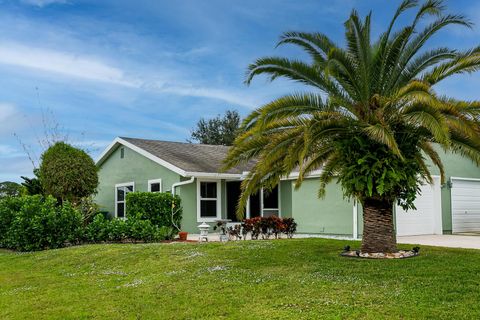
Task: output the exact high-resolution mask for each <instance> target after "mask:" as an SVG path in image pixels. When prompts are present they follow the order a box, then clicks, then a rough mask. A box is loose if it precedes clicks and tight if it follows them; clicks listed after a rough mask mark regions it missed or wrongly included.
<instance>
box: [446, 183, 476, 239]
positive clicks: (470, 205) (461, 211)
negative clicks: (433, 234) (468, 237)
mask: <svg viewBox="0 0 480 320" xmlns="http://www.w3.org/2000/svg"><path fill="white" fill-rule="evenodd" d="M451 181H452V232H454V233H462V232H480V180H479V179H468V178H454V177H452V178H451Z"/></svg>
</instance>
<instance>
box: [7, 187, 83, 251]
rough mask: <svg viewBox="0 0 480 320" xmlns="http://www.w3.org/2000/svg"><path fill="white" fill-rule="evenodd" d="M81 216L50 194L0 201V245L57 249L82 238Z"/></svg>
mask: <svg viewBox="0 0 480 320" xmlns="http://www.w3.org/2000/svg"><path fill="white" fill-rule="evenodd" d="M82 223H83V219H82V215H81V214H80V213H79V212H78V211H77V210H76V209H75V208H73V207H72V205H70V203H68V202H65V203H64V204H63V205H62V206H58V205H57V200H56V199H55V198H53V197H52V196H48V197H46V198H44V197H42V196H40V195H36V196H24V197H17V198H8V199H4V200H2V201H1V202H0V225H1V227H0V228H1V233H0V246H1V247H3V248H9V249H15V250H20V251H34V250H43V249H53V248H61V247H63V246H65V245H66V244H74V243H79V242H80V241H81V239H82V237H83V230H82Z"/></svg>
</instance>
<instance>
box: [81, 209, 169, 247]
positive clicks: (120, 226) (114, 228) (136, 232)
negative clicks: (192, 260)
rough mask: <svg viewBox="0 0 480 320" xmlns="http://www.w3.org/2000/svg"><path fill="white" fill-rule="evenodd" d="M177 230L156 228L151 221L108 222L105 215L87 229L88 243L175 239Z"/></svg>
mask: <svg viewBox="0 0 480 320" xmlns="http://www.w3.org/2000/svg"><path fill="white" fill-rule="evenodd" d="M175 235H176V229H174V228H172V227H167V226H162V227H159V226H156V225H154V224H153V223H152V222H151V221H149V220H141V219H135V218H131V219H128V220H123V219H112V220H108V219H106V218H105V216H104V215H103V214H97V215H96V216H95V217H94V218H93V221H92V222H91V223H90V224H88V225H87V226H86V227H85V237H84V239H85V241H87V242H96V243H98V242H125V241H131V242H137V241H142V242H153V241H161V240H170V239H173V238H174V237H175Z"/></svg>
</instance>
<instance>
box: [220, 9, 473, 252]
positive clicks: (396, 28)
mask: <svg viewBox="0 0 480 320" xmlns="http://www.w3.org/2000/svg"><path fill="white" fill-rule="evenodd" d="M411 11H414V12H413V15H411V16H406V14H407V13H408V12H411ZM399 17H402V18H404V19H403V21H405V20H407V21H408V19H409V17H410V18H411V22H408V23H406V24H403V25H399V19H398V18H399ZM371 19H372V13H369V14H368V15H367V16H366V17H364V18H361V17H360V16H359V14H358V12H357V11H355V10H353V11H352V13H351V14H350V17H349V19H348V20H347V21H346V22H345V23H344V26H345V41H344V42H343V43H337V42H336V41H333V40H332V39H330V38H329V37H328V36H327V35H325V34H323V33H319V32H315V33H307V32H286V33H284V34H283V35H282V37H281V38H280V41H279V43H278V45H279V46H283V45H294V46H296V47H297V48H300V49H302V50H303V51H304V53H306V54H307V55H308V56H309V59H308V60H307V61H303V60H300V59H298V58H291V59H289V58H284V57H276V56H273V57H265V58H260V59H258V60H257V61H255V62H254V63H253V64H251V65H250V66H249V67H248V71H247V78H246V83H247V84H250V82H251V81H252V79H253V78H256V77H257V76H259V75H266V76H267V77H269V79H271V80H274V79H277V78H280V77H282V78H286V79H288V80H292V81H294V82H298V83H300V84H303V85H305V86H306V90H305V92H300V93H292V94H286V95H285V96H283V97H280V98H278V99H275V100H273V101H272V102H270V103H267V104H266V105H263V106H260V107H258V108H257V109H256V110H255V111H253V112H252V113H251V114H250V115H249V116H247V117H246V119H245V120H244V121H243V123H242V125H241V127H240V134H239V136H238V137H237V138H236V140H235V142H234V144H233V147H232V148H231V149H230V151H229V154H228V157H227V158H226V160H225V163H226V165H225V167H226V168H232V167H235V166H238V165H240V164H244V163H247V162H248V161H250V160H256V162H255V163H256V164H255V165H254V166H253V168H252V169H251V170H250V171H249V174H248V176H247V178H246V179H245V180H244V181H243V183H242V194H241V197H240V201H239V206H238V211H237V214H238V216H239V217H242V215H243V212H244V208H245V205H246V202H247V199H248V196H249V195H250V194H253V193H255V192H256V191H257V190H259V189H260V188H262V187H263V188H265V189H266V190H269V189H272V188H273V187H274V186H275V185H276V184H278V183H279V181H280V179H281V178H282V177H285V176H288V175H289V174H290V173H291V172H292V171H293V170H296V169H297V168H298V170H299V175H298V179H297V180H296V185H295V187H296V188H299V187H300V186H301V185H302V182H303V180H304V179H305V177H307V176H308V175H309V174H310V173H311V172H312V171H314V170H319V169H321V174H320V179H319V191H318V194H319V196H320V197H322V196H323V195H324V194H325V188H326V185H327V184H328V183H330V182H332V181H337V182H338V183H339V184H340V186H341V188H342V190H343V193H344V196H345V197H346V198H353V199H356V200H357V201H359V202H360V203H361V204H362V208H363V224H364V225H363V236H362V247H361V251H363V252H384V253H386V252H395V251H397V246H396V235H395V228H394V223H393V206H394V204H395V203H398V204H399V205H400V206H402V207H403V208H404V209H410V208H414V200H415V198H416V196H417V194H418V192H419V186H420V184H422V183H425V182H429V183H431V182H432V176H431V173H430V167H429V165H428V162H427V159H428V160H430V161H431V162H432V163H433V165H435V166H436V167H438V169H439V171H440V175H441V181H442V183H444V182H445V172H444V167H443V164H442V161H441V158H440V155H439V153H438V151H439V150H443V151H445V152H452V153H457V154H460V155H462V156H464V157H467V158H469V159H471V160H472V161H474V162H475V163H476V164H480V126H479V115H480V102H478V101H462V100H458V99H454V98H452V97H448V96H445V95H444V94H443V93H442V92H438V91H437V89H438V88H437V86H438V84H440V83H442V81H444V80H445V79H448V78H450V77H451V76H455V75H460V74H465V73H472V72H475V71H477V70H478V69H479V68H480V47H478V46H476V47H473V48H471V49H467V50H457V49H455V48H447V47H438V48H431V47H427V46H426V45H427V44H428V42H429V40H430V39H431V38H432V37H433V36H434V35H436V34H437V33H438V32H439V31H441V30H443V29H444V28H446V27H448V26H453V25H456V26H460V27H467V28H470V27H471V26H472V23H471V22H470V21H469V20H468V19H466V18H465V17H464V16H462V15H457V14H449V13H446V12H445V6H444V4H443V1H441V0H427V1H422V2H420V1H416V0H404V1H403V2H402V3H401V4H400V6H399V7H398V9H397V10H396V11H395V13H394V14H393V18H392V19H391V21H390V23H389V24H388V25H387V27H386V29H385V30H384V31H383V32H381V33H380V34H379V35H378V36H377V37H376V38H373V37H372V34H371ZM319 214H321V213H319Z"/></svg>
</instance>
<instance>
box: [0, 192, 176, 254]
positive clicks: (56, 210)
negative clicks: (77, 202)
mask: <svg viewBox="0 0 480 320" xmlns="http://www.w3.org/2000/svg"><path fill="white" fill-rule="evenodd" d="M151 195H154V196H143V195H139V196H138V197H137V196H134V197H132V196H130V195H129V197H127V202H128V201H130V202H129V203H130V204H131V205H132V208H130V210H128V212H127V216H128V220H121V219H107V218H105V215H103V214H97V215H96V216H95V217H94V218H93V220H91V222H90V223H88V224H86V225H85V224H84V219H83V216H82V214H81V213H80V212H79V211H78V210H77V209H76V208H74V207H73V206H72V205H71V204H70V203H69V202H68V201H65V202H63V203H62V204H61V205H59V204H58V202H57V200H56V199H55V198H53V197H52V196H48V197H43V196H40V195H35V196H23V197H16V198H14V197H12V198H5V199H3V200H1V201H0V247H2V248H8V249H14V250H19V251H35V250H44V249H54V248H60V247H64V246H66V245H75V244H80V243H98V242H125V241H131V242H137V241H142V242H152V241H160V240H169V239H172V238H173V237H175V235H176V232H177V229H176V228H175V227H174V225H173V224H172V223H171V220H167V217H170V219H171V215H172V212H174V213H175V215H174V216H175V219H176V221H177V224H178V225H179V224H180V220H179V219H181V207H180V199H179V198H177V197H176V198H173V197H172V196H171V195H169V194H161V195H159V194H151ZM142 199H147V200H148V201H146V202H147V206H146V207H145V208H143V209H142V206H141V205H140V203H139V202H140V201H142ZM153 199H161V201H160V203H161V207H159V206H155V205H153V203H152V202H153ZM149 201H150V202H149ZM168 202H170V205H168V207H167V203H168ZM172 203H173V206H172ZM172 207H173V211H172ZM167 208H168V209H167ZM156 210H158V211H156ZM155 212H157V216H156V215H155Z"/></svg>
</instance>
